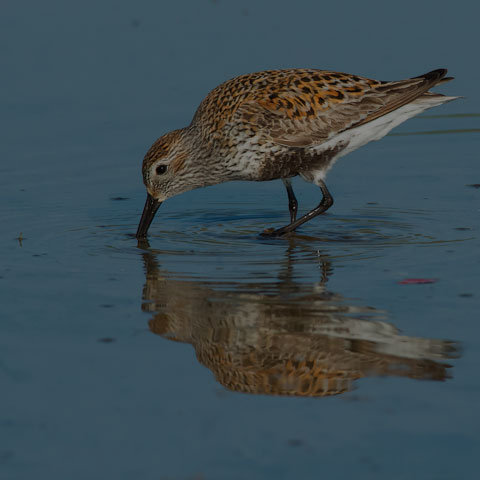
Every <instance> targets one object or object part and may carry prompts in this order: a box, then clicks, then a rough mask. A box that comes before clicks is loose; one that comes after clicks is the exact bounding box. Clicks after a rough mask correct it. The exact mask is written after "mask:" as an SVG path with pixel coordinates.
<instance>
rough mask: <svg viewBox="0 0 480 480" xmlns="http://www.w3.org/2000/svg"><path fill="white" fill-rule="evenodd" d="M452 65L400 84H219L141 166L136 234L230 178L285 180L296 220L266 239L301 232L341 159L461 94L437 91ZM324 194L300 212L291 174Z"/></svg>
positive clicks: (324, 204) (262, 75) (250, 80)
mask: <svg viewBox="0 0 480 480" xmlns="http://www.w3.org/2000/svg"><path fill="white" fill-rule="evenodd" d="M446 73H447V70H446V69H438V70H433V71H431V72H428V73H425V74H423V75H420V76H417V77H414V78H409V79H406V80H399V81H378V80H372V79H369V78H364V77H360V76H357V75H351V74H346V73H339V72H332V71H326V70H315V69H287V70H271V71H264V72H257V73H251V74H246V75H241V76H239V77H236V78H233V79H231V80H228V81H227V82H225V83H223V84H221V85H219V86H218V87H216V88H215V89H213V90H212V91H211V92H210V93H209V94H208V95H207V96H206V97H205V99H204V100H203V101H202V102H201V104H200V106H199V107H198V109H197V111H196V113H195V115H194V117H193V120H192V122H191V123H190V125H189V126H187V127H185V128H182V129H179V130H174V131H172V132H169V133H167V134H165V135H163V136H162V137H160V138H159V139H158V140H157V141H156V142H155V143H154V144H153V145H152V146H151V148H150V149H149V150H148V152H147V154H146V155H145V158H144V160H143V165H142V174H143V181H144V184H145V187H146V189H147V200H146V202H145V207H144V210H143V213H142V217H141V219H140V223H139V225H138V229H137V233H136V236H137V238H139V239H141V238H145V237H146V235H147V232H148V229H149V227H150V224H151V223H152V220H153V218H154V216H155V214H156V212H157V210H158V208H159V207H160V205H161V204H162V202H164V201H165V200H166V199H168V198H170V197H173V196H175V195H178V194H180V193H184V192H187V191H189V190H193V189H195V188H200V187H206V186H210V185H216V184H219V183H223V182H227V181H231V180H250V181H266V180H275V179H281V180H282V181H283V183H284V185H285V188H286V190H287V195H288V207H289V211H290V223H289V224H288V225H286V226H284V227H282V228H278V229H276V230H275V229H270V230H268V231H266V232H264V234H265V235H271V236H279V235H284V234H286V233H289V232H293V231H294V230H296V229H297V228H298V227H299V226H300V225H302V224H304V223H305V222H307V221H309V220H311V219H312V218H314V217H316V216H317V215H320V214H322V213H324V212H325V211H327V210H328V208H330V207H331V206H332V204H333V197H332V196H331V194H330V192H329V191H328V189H327V186H326V184H325V177H326V174H327V172H328V170H329V169H330V168H331V167H332V166H333V164H334V163H335V162H336V160H338V159H339V158H340V157H342V156H344V155H346V154H348V153H350V152H352V151H353V150H355V149H357V148H359V147H361V146H363V145H365V144H366V143H368V142H370V141H373V140H379V139H380V138H382V137H384V136H385V135H386V134H387V133H388V132H389V131H390V130H392V129H393V128H394V127H396V126H398V125H399V124H401V123H402V122H404V121H406V120H408V119H409V118H411V117H413V116H415V115H417V114H419V113H421V112H423V111H425V110H427V109H429V108H432V107H435V106H438V105H441V104H443V103H446V102H448V101H451V100H455V99H456V98H458V97H451V96H445V95H441V94H437V93H433V92H430V91H429V90H430V88H432V87H434V86H437V85H440V84H442V83H445V82H447V81H449V80H452V78H451V77H446V76H445V75H446ZM295 176H301V177H302V178H303V179H304V180H306V181H307V182H311V183H313V184H315V185H317V186H318V187H319V188H320V190H321V192H322V199H321V201H320V203H319V204H318V206H316V207H315V208H313V209H312V210H311V211H309V212H308V213H307V214H305V215H303V216H301V217H300V218H297V210H298V203H297V200H296V197H295V194H294V192H293V188H292V184H291V178H292V177H295Z"/></svg>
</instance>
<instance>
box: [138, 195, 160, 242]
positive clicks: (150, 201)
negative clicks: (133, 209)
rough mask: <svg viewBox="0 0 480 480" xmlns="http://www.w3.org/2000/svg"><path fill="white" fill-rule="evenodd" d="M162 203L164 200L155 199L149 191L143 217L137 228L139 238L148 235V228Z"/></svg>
mask: <svg viewBox="0 0 480 480" xmlns="http://www.w3.org/2000/svg"><path fill="white" fill-rule="evenodd" d="M161 204H162V202H159V201H158V200H155V199H154V198H153V197H152V196H151V195H150V194H149V193H148V194H147V201H146V202H145V206H144V207H143V213H142V218H141V219H140V223H139V224H138V228H137V235H136V237H137V238H145V237H146V236H147V232H148V228H149V227H150V224H151V223H152V220H153V217H154V216H155V214H156V213H157V210H158V207H160V205H161Z"/></svg>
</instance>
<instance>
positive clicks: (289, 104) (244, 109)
mask: <svg viewBox="0 0 480 480" xmlns="http://www.w3.org/2000/svg"><path fill="white" fill-rule="evenodd" d="M446 73H447V71H446V70H444V69H441V70H434V71H432V72H429V73H426V74H424V75H421V76H419V77H415V78H411V79H408V80H400V81H394V82H380V81H377V80H371V79H368V78H363V77H358V76H356V75H349V74H344V73H337V72H328V71H321V70H291V71H290V73H289V74H288V75H284V76H282V77H281V78H280V79H279V80H278V81H275V80H276V79H275V77H273V79H272V78H269V79H265V82H264V84H263V85H262V87H261V88H259V87H257V88H256V89H255V90H253V91H252V94H251V95H250V96H249V98H246V99H245V101H244V102H243V103H242V105H240V107H239V108H238V110H237V115H236V116H237V119H239V120H240V121H241V122H243V123H244V124H247V125H248V126H249V127H250V128H251V129H252V130H254V131H260V130H261V132H262V133H263V134H267V135H268V136H269V137H270V138H271V139H272V140H273V141H274V142H276V143H278V144H281V145H285V146H292V147H306V146H309V145H314V144H319V143H323V142H324V141H326V140H328V139H329V138H331V137H332V136H334V135H336V134H338V133H340V132H343V131H345V130H348V129H351V128H354V127H357V126H360V125H363V124H365V123H368V122H371V121H372V120H375V119H376V118H379V117H381V116H383V115H386V114H387V113H389V112H391V111H393V110H396V109H397V108H400V107H401V106H403V105H406V104H407V103H410V102H412V101H414V100H415V99H416V98H418V97H420V96H421V95H423V94H424V93H425V92H427V91H428V90H429V89H430V88H431V87H433V86H434V85H436V84H437V83H439V82H441V81H442V78H443V77H444V76H445V74H446ZM445 80H446V79H445ZM445 80H444V81H445Z"/></svg>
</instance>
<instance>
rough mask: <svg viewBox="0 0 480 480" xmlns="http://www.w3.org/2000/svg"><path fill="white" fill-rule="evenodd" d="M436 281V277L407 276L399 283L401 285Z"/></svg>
mask: <svg viewBox="0 0 480 480" xmlns="http://www.w3.org/2000/svg"><path fill="white" fill-rule="evenodd" d="M436 281H437V279H436V278H405V279H404V280H400V281H399V282H398V283H399V284H400V285H423V284H425V283H435V282H436Z"/></svg>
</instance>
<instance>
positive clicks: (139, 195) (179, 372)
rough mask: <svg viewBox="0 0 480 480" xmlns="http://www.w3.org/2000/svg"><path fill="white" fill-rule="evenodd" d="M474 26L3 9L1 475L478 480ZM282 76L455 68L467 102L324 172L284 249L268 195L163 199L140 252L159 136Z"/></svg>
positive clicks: (319, 7)
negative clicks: (326, 193)
mask: <svg viewBox="0 0 480 480" xmlns="http://www.w3.org/2000/svg"><path fill="white" fill-rule="evenodd" d="M479 13H480V7H478V6H477V4H476V3H473V2H467V1H460V2H457V3H455V4H451V2H424V3H419V2H412V1H406V2H403V3H402V4H396V5H394V4H388V3H386V2H344V3H342V5H339V4H335V3H331V4H322V3H319V2H313V1H305V2H297V3H296V4H292V3H291V2H286V1H277V2H253V1H243V2H227V1H225V0H224V1H222V0H217V1H195V2H194V1H193V0H192V1H184V2H177V3H173V2H172V3H161V2H153V1H150V2H149V1H139V2H135V4H133V3H131V2H125V1H117V2H113V1H103V2H99V3H97V2H90V1H87V2H82V3H73V2H60V1H52V0H47V1H44V2H33V1H27V2H15V3H14V2H5V3H4V5H3V8H2V15H1V18H0V22H1V28H0V36H1V44H2V52H3V55H2V80H3V81H2V86H3V88H2V89H1V90H0V105H1V108H0V121H1V127H2V128H1V129H2V142H1V143H0V152H1V158H2V160H1V162H0V188H1V192H2V198H3V201H2V202H1V204H0V215H1V218H2V230H1V233H2V234H1V236H0V245H1V249H0V252H1V253H0V305H1V306H0V385H1V392H2V393H1V395H0V478H1V479H2V480H3V479H8V480H11V479H15V480H17V479H21V480H23V479H31V478H36V479H49V480H52V479H65V478H68V479H74V480H75V479H82V480H83V479H85V478H91V479H97V478H98V479H104V478H117V479H131V478H141V479H169V480H171V479H174V480H177V479H191V480H193V479H197V480H199V479H204V480H207V479H208V480H210V479H222V480H223V479H235V480H236V479H246V478H248V479H262V480H263V479H276V480H277V479H291V478H302V479H303V478H305V479H310V478H319V477H320V476H325V477H330V478H348V477H353V476H355V477H356V478H358V479H372V478H379V479H380V478H381V479H385V478H388V479H404V478H409V479H410V478H413V479H417V478H418V479H422V480H423V479H436V480H438V479H450V478H455V479H471V478H474V477H475V472H476V470H477V461H476V460H477V456H478V451H479V450H480V439H479V431H480V418H479V415H478V404H479V401H480V382H479V380H478V364H479V362H480V343H479V340H478V339H479V338H480V329H479V326H478V325H479V323H478V312H479V310H480V291H479V278H480V257H479V254H478V252H479V248H480V239H479V235H478V233H479V216H480V188H477V187H475V186H472V185H478V184H480V169H479V166H478V165H479V164H478V151H479V147H480V136H479V132H480V113H479V112H480V97H479V95H478V93H477V89H478V87H477V84H478V82H477V81H476V79H477V78H478V74H479V73H480V72H479V69H480V67H479V64H478V62H477V61H476V58H477V52H476V50H477V46H478V44H479V40H480V38H479V34H478V25H477V24H478V16H479ZM295 66H298V67H318V68H328V69H335V70H340V71H347V72H351V73H356V74H360V75H365V76H369V77H373V78H379V79H396V78H404V77H409V76H414V75H418V74H421V73H423V72H426V71H428V70H431V69H434V68H439V67H448V68H449V74H451V75H452V76H455V77H456V79H455V81H453V82H450V83H448V84H446V85H444V86H442V87H441V91H442V93H445V94H451V95H462V96H464V97H465V98H464V99H462V100H458V101H456V102H452V103H450V104H448V105H445V106H442V107H439V108H436V109H434V110H432V111H430V112H428V114H425V115H423V116H422V117H419V118H415V119H412V120H410V121H409V122H407V123H405V124H403V125H402V126H400V127H399V128H397V129H396V130H395V131H394V132H392V134H391V135H389V136H388V137H386V138H384V139H383V140H382V141H381V142H378V143H372V144H369V145H368V146H366V147H364V148H362V149H360V150H358V151H356V152H354V153H353V154H351V155H349V156H348V157H346V158H344V159H342V160H341V161H340V162H338V164H336V165H335V167H334V169H333V170H332V171H331V172H330V174H329V176H328V179H327V184H328V186H329V189H330V191H331V192H332V194H333V196H334V198H335V205H334V206H333V207H332V209H331V210H330V211H329V212H328V214H327V215H325V216H322V218H318V219H315V220H313V221H311V222H309V223H307V224H305V226H303V227H302V228H301V229H300V230H299V231H298V233H297V234H296V235H294V236H292V237H291V238H289V239H264V238H262V237H260V236H259V235H258V234H259V233H260V232H261V231H262V230H263V229H265V228H268V227H279V226H282V225H284V224H285V223H286V222H287V221H288V208H287V198H286V195H285V192H284V187H283V185H282V184H281V182H278V181H277V182H267V183H228V184H224V185H219V186H216V187H210V188H207V189H202V190H196V191H192V192H189V193H187V194H184V195H181V196H179V197H176V198H174V199H170V200H168V201H167V202H165V204H164V205H162V207H161V209H160V210H159V212H158V214H157V218H156V219H155V221H154V223H153V224H152V227H151V230H150V233H151V235H150V237H149V243H148V244H147V243H141V244H137V242H136V240H135V239H134V238H133V237H132V234H133V233H134V232H135V230H136V226H137V224H138V221H139V218H140V214H141V209H142V208H143V203H144V196H145V192H144V187H143V185H142V181H141V176H140V165H141V159H142V157H143V154H144V153H145V151H146V150H147V148H148V147H149V146H150V144H151V143H152V142H153V140H154V139H155V138H156V137H158V136H160V135H161V134H163V133H165V132H166V131H168V130H171V129H174V128H178V127H182V126H185V125H186V124H188V123H189V121H190V119H191V117H192V114H193V112H194V111H195V108H196V106H197V105H198V103H199V102H200V101H201V99H202V98H203V97H204V96H205V94H206V93H208V91H209V90H210V89H211V88H213V87H214V86H215V85H217V84H218V83H220V82H222V81H223V80H225V79H227V78H231V77H233V76H235V75H237V74H241V73H245V72H251V71H256V70H263V69H268V68H282V67H295ZM294 189H295V192H296V194H297V197H298V200H299V204H300V210H301V211H306V210H308V209H310V208H312V207H313V206H314V205H316V204H317V203H318V200H319V194H318V191H317V189H316V188H315V187H313V186H311V185H307V184H305V183H304V182H302V181H301V180H298V181H297V180H295V181H294ZM411 279H423V280H424V281H427V282H428V283H415V282H414V283H408V282H409V281H410V282H411ZM405 282H406V283H405ZM302 362H303V363H302Z"/></svg>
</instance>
